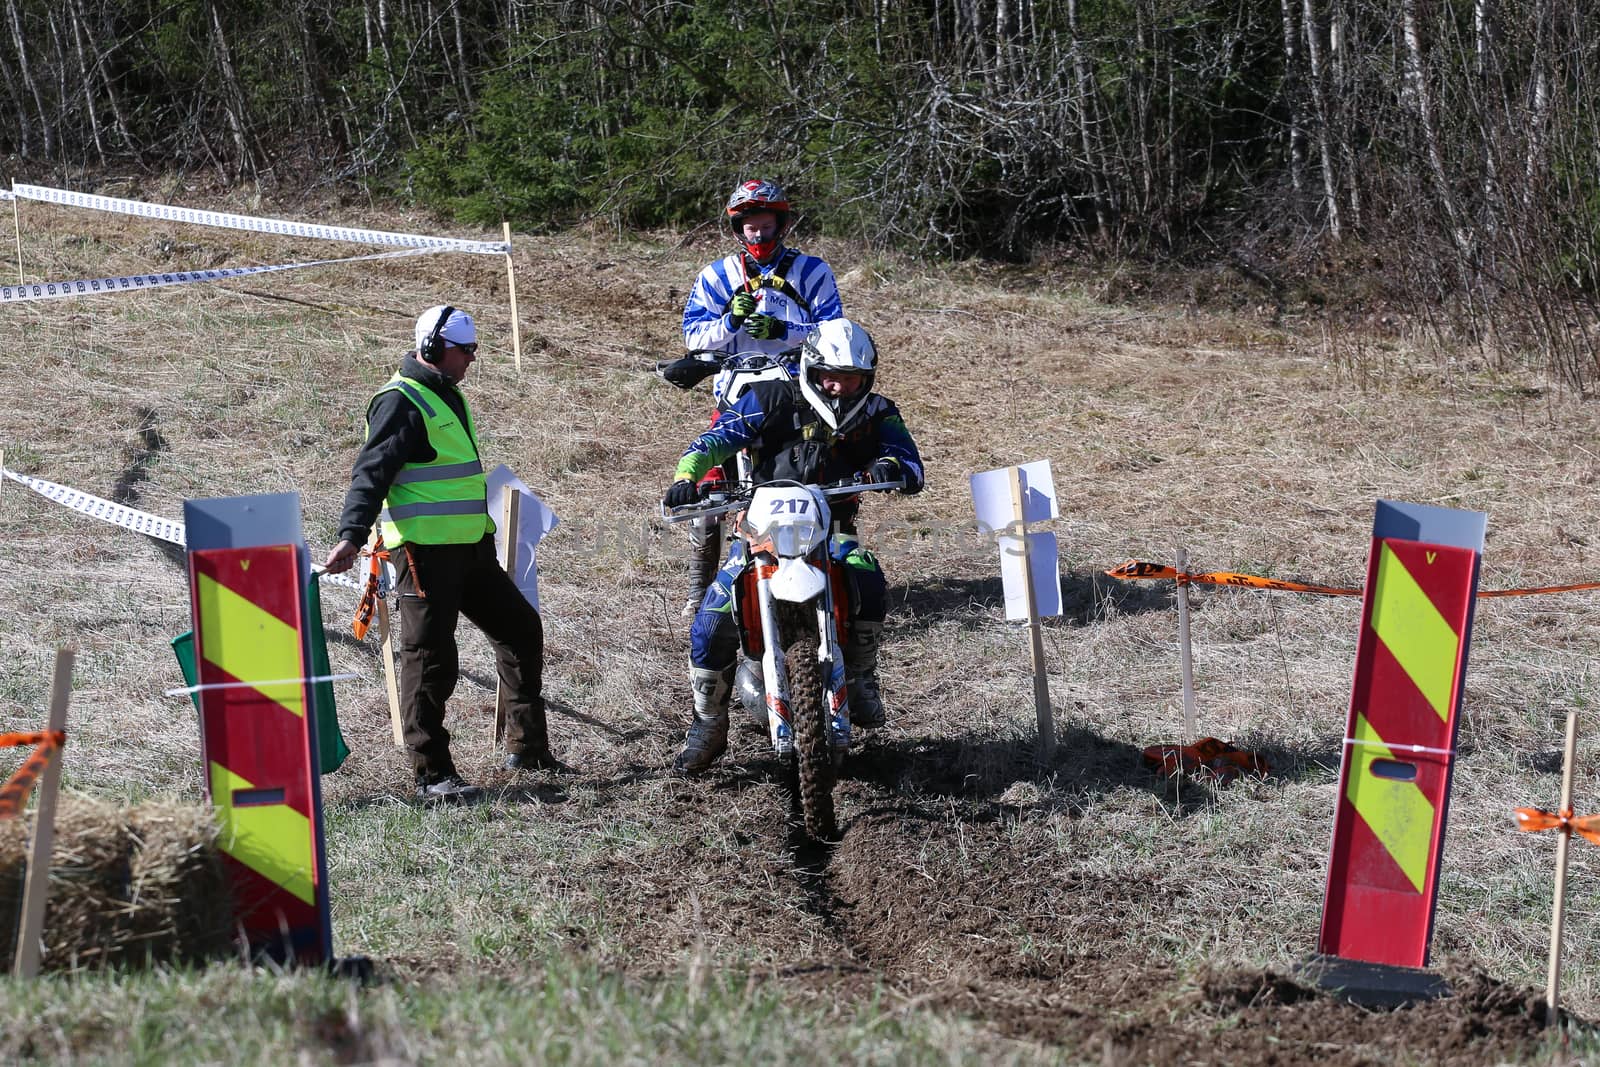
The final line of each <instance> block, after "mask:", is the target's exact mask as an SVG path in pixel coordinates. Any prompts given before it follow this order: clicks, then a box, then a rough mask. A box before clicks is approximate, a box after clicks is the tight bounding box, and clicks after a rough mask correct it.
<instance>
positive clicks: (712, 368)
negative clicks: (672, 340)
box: [656, 356, 717, 389]
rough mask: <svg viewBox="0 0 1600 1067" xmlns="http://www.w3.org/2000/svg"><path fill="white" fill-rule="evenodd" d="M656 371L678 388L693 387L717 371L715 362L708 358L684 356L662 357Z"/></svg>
mask: <svg viewBox="0 0 1600 1067" xmlns="http://www.w3.org/2000/svg"><path fill="white" fill-rule="evenodd" d="M656 373H657V374H659V375H661V377H662V378H664V379H666V380H667V381H668V382H670V383H672V384H673V385H676V386H677V387H678V388H679V389H693V388H694V387H695V386H696V385H699V384H700V383H701V382H703V381H705V380H706V379H707V378H709V377H711V376H712V375H713V374H715V373H717V364H716V363H714V362H712V361H711V360H708V359H696V358H695V357H693V356H684V357H683V358H682V359H664V360H662V361H661V362H660V363H657V364H656Z"/></svg>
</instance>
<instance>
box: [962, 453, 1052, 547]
mask: <svg viewBox="0 0 1600 1067" xmlns="http://www.w3.org/2000/svg"><path fill="white" fill-rule="evenodd" d="M971 481H972V507H973V509H974V510H975V511H977V513H978V525H979V527H981V528H982V529H983V530H984V531H985V532H988V533H996V532H998V531H1000V530H1004V529H1005V528H1006V527H1008V526H1010V525H1011V524H1012V523H1013V522H1016V521H1017V519H1016V511H1015V510H1014V509H1013V508H1012V505H1011V468H1010V467H1001V468H1000V469H999V470H992V471H980V472H978V473H977V474H974V475H973V476H972V479H971ZM1060 514H1061V510H1060V508H1059V507H1057V506H1056V481H1055V476H1054V475H1053V474H1051V473H1050V461H1049V460H1047V459H1038V460H1034V461H1033V462H1032V463H1024V464H1022V521H1023V522H1044V521H1046V520H1047V519H1054V518H1056V517H1058V516H1059V515H1060Z"/></svg>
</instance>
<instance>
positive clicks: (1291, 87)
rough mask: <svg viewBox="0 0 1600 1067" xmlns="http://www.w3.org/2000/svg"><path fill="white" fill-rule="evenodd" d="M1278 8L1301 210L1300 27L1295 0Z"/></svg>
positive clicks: (1293, 184)
mask: <svg viewBox="0 0 1600 1067" xmlns="http://www.w3.org/2000/svg"><path fill="white" fill-rule="evenodd" d="M1278 8H1279V10H1280V11H1281V12H1282V15H1283V98H1284V102H1285V103H1286V105H1287V108H1288V112H1289V125H1288V128H1287V129H1286V130H1285V131H1284V135H1285V137H1286V138H1287V141H1288V147H1289V187H1290V188H1291V189H1293V190H1294V205H1295V210H1296V212H1298V211H1299V210H1300V204H1301V197H1303V196H1304V195H1305V172H1306V146H1305V127H1304V123H1305V119H1304V118H1303V117H1302V115H1301V109H1302V104H1301V102H1300V56H1299V52H1300V48H1299V44H1298V38H1299V36H1300V30H1299V27H1298V26H1296V25H1295V6H1294V2H1293V0H1279V3H1278Z"/></svg>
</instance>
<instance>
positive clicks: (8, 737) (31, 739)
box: [0, 730, 65, 748]
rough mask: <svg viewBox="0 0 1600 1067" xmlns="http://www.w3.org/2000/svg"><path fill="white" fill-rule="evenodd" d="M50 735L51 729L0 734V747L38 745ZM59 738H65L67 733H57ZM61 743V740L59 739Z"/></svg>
mask: <svg viewBox="0 0 1600 1067" xmlns="http://www.w3.org/2000/svg"><path fill="white" fill-rule="evenodd" d="M49 737H50V731H48V730H37V731H35V732H34V733H31V734H0V748H20V747H21V746H23V745H37V744H40V743H42V742H44V741H46V740H48V739H49ZM56 737H57V738H60V739H61V740H65V735H63V734H57V735H56ZM58 743H59V741H58Z"/></svg>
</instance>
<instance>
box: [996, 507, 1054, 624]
mask: <svg viewBox="0 0 1600 1067" xmlns="http://www.w3.org/2000/svg"><path fill="white" fill-rule="evenodd" d="M999 541H1000V581H1001V582H1002V583H1003V584H1004V586H1005V592H1006V618H1007V619H1008V620H1013V621H1015V620H1021V621H1023V622H1026V621H1028V592H1027V590H1026V589H1025V588H1023V585H1022V539H1021V538H1020V537H1015V536H1002V537H1000V539H999ZM1028 562H1029V563H1030V564H1032V566H1033V601H1034V606H1035V607H1036V608H1037V609H1038V612H1039V617H1040V618H1041V619H1044V618H1049V617H1051V616H1053V615H1060V614H1061V566H1060V558H1059V556H1058V554H1057V550H1056V535H1055V534H1053V533H1051V532H1049V531H1048V530H1046V531H1042V532H1040V533H1031V534H1029V535H1028Z"/></svg>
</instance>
